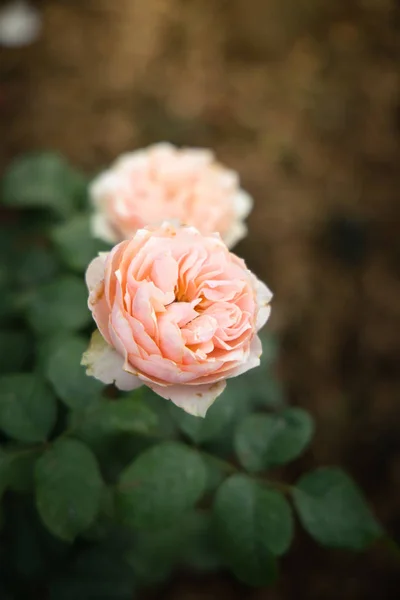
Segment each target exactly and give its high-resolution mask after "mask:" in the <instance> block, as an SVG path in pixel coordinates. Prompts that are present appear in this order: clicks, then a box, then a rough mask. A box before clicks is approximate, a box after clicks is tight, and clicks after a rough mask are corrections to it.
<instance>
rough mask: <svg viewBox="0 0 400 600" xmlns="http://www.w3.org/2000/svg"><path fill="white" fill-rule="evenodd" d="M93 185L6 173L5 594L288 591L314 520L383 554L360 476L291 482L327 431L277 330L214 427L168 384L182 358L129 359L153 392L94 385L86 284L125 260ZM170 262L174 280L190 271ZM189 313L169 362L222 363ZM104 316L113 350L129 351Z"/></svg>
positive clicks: (31, 163) (23, 160)
mask: <svg viewBox="0 0 400 600" xmlns="http://www.w3.org/2000/svg"><path fill="white" fill-rule="evenodd" d="M90 181H91V179H90V178H89V177H86V176H85V175H83V174H82V173H80V172H78V171H77V170H75V169H73V168H72V167H71V166H70V165H69V164H67V162H66V161H65V160H64V159H63V158H62V157H60V156H58V155H55V154H51V153H38V154H31V155H26V156H22V157H20V158H19V159H17V160H16V161H15V162H14V163H13V164H11V165H10V166H9V168H8V170H7V171H6V172H5V174H4V176H3V179H2V185H1V213H0V214H1V223H0V252H1V260H0V371H1V373H0V442H1V446H0V493H1V498H2V499H1V505H0V507H1V525H0V526H1V535H0V552H1V561H0V597H1V598H4V599H9V600H17V599H20V598H21V599H24V600H25V599H26V598H28V597H29V598H32V599H35V598H38V599H39V598H40V599H41V600H42V599H43V598H49V599H50V600H65V599H68V600H70V599H71V598H73V599H74V600H81V599H82V600H87V599H93V598H96V599H97V598H98V599H108V598H109V599H114V600H115V599H116V600H118V599H121V600H122V599H125V598H126V599H128V598H132V597H133V593H134V590H140V589H142V588H144V587H148V586H157V585H161V584H162V583H163V582H165V581H166V580H168V578H169V577H171V575H172V573H173V572H175V571H176V570H178V569H186V570H191V571H196V572H201V573H210V572H216V571H227V570H228V571H230V572H231V573H232V575H233V576H235V577H236V578H238V579H239V580H240V581H241V582H243V583H244V584H247V585H249V586H265V585H271V584H273V583H274V581H275V580H276V578H277V576H278V563H279V559H280V557H281V556H283V555H284V554H286V553H287V552H289V551H290V547H291V545H292V543H293V540H294V538H295V536H296V530H297V528H299V527H303V528H304V529H305V530H306V531H307V533H308V534H309V535H310V536H311V537H312V538H313V539H314V540H315V543H317V544H319V545H321V546H326V547H331V548H344V549H350V550H353V551H356V550H362V549H364V548H366V547H367V546H369V545H370V544H371V543H372V542H374V540H376V539H377V538H378V537H380V536H381V535H382V530H381V527H380V525H379V524H378V523H377V521H376V520H375V518H374V516H373V514H372V512H371V510H370V508H369V507H368V505H367V503H366V501H365V500H364V498H363V495H362V493H361V491H360V490H359V488H358V487H357V485H356V484H355V482H354V481H353V480H352V479H351V478H350V477H349V475H347V474H345V473H344V472H343V471H342V470H341V469H340V468H337V467H332V466H329V467H324V466H318V467H317V468H315V467H314V468H313V469H312V470H311V471H310V472H307V473H305V474H303V475H302V476H301V477H294V478H293V477H292V478H286V475H285V474H286V473H287V469H285V468H284V467H285V465H287V464H289V463H291V462H292V461H296V460H297V459H299V458H300V457H301V456H302V455H305V456H303V459H302V463H301V464H310V460H308V459H307V449H308V448H309V446H310V443H311V442H312V438H313V434H314V422H313V419H312V416H311V415H310V414H308V413H307V412H306V411H305V410H303V409H301V408H294V407H292V406H290V405H289V404H288V402H287V398H286V396H285V393H284V389H283V387H282V382H281V381H280V380H279V378H278V376H277V372H276V365H277V357H278V351H279V343H278V341H277V340H276V339H275V338H274V337H273V336H272V335H271V334H270V333H269V332H268V325H267V326H266V328H264V330H262V331H261V332H260V339H261V342H262V347H263V353H262V356H261V365H260V366H258V367H256V368H249V369H250V370H247V372H244V373H243V374H241V375H239V376H237V377H234V378H232V379H228V380H227V385H226V388H225V389H224V390H222V389H220V387H221V386H219V387H218V394H219V395H218V397H217V398H216V399H215V401H214V402H213V403H212V405H210V407H209V408H208V410H207V411H204V412H206V416H205V417H204V418H201V417H196V416H194V415H193V414H189V412H190V411H189V412H185V410H182V408H180V407H179V406H180V405H181V404H182V402H184V400H182V398H184V390H183V391H182V389H181V388H180V390H179V395H175V392H174V394H172V395H169V392H168V391H165V390H168V389H169V387H168V386H169V385H170V384H171V381H172V380H171V379H170V378H171V377H172V378H173V377H175V374H173V375H172V376H171V374H170V372H169V371H168V368H169V367H168V364H170V363H167V362H164V363H162V365H161V362H162V361H161V359H157V360H159V364H156V366H155V367H156V368H155V371H152V372H151V373H150V371H149V367H148V364H147V363H146V364H143V363H142V362H140V360H139V358H138V357H139V355H140V356H142V357H143V356H145V352H143V353H142V354H140V353H139V354H135V352H136V350H135V349H131V350H132V353H133V354H132V356H133V358H132V356H131V358H130V359H129V361H130V362H129V364H131V365H134V366H136V367H137V368H138V372H139V371H140V373H141V374H142V376H143V377H142V379H143V378H144V376H145V375H146V374H147V376H148V381H147V384H146V381H145V382H144V383H145V385H143V386H140V387H137V386H130V387H131V388H135V389H130V391H121V390H120V389H118V387H116V386H115V385H114V384H113V383H111V382H109V383H102V382H101V381H99V379H98V378H96V377H90V376H87V375H86V373H85V367H84V366H81V364H80V362H81V358H82V355H83V354H84V353H85V351H86V350H87V348H88V346H89V341H90V338H91V336H92V334H93V331H94V329H95V324H94V322H93V319H92V314H91V312H90V310H89V309H88V291H87V288H86V284H85V280H84V274H85V272H86V270H87V267H88V265H89V263H91V261H92V260H93V259H96V257H98V256H99V253H103V252H104V253H108V252H110V250H111V246H107V245H106V244H105V243H104V242H101V241H98V240H96V239H94V238H93V237H92V236H91V235H90V219H91V212H90V211H91V209H90V202H89V200H88V190H89V188H90ZM125 250H126V248H125ZM224 252H225V251H224ZM167 254H168V253H167ZM100 256H102V255H101V254H100ZM227 260H228V259H227ZM229 260H230V259H229ZM238 260H239V259H238ZM165 261H166V262H165V263H163V264H162V265H159V266H160V267H161V268H162V271H161V272H162V273H163V277H164V275H165V273H167V274H168V273H169V274H171V273H172V272H174V269H175V265H174V264H173V263H172V260H170V258H166V259H165ZM228 263H229V261H228V262H227V263H226V264H227V265H228ZM229 264H230V263H229ZM238 264H239V263H238ZM240 264H241V263H240ZM228 266H229V265H228ZM224 268H225V267H224ZM226 268H227V269H228V267H226ZM229 268H231V267H229ZM232 268H233V267H232ZM235 268H236V267H235ZM237 268H239V267H237ZM240 268H241V267H240ZM168 269H169V271H168ZM155 276H156V277H157V273H156V275H155ZM174 277H175V275H174ZM167 280H168V277H167V278H164V279H163V281H164V282H167V283H168V281H167ZM110 281H111V280H110ZM174 281H175V280H174ZM160 285H161V284H160ZM168 285H169V284H168ZM243 285H244V284H243ZM246 285H247V284H246ZM234 291H235V290H234ZM236 291H237V290H236ZM236 291H235V293H236ZM164 292H165V294H167V293H168V289H165V290H164ZM113 293H115V292H113ZM113 298H114V296H113ZM252 298H253V296H251V298H250V300H246V302H249V303H250V304H249V306H252V304H251V303H252V302H253V300H252ZM276 301H278V300H276ZM113 302H114V301H113ZM189 302H191V300H190V299H189ZM240 302H242V300H241V301H240ZM244 302H245V301H244V300H243V303H244ZM243 303H242V304H241V306H242V307H243V306H244V304H243ZM164 304H165V305H168V302H165V303H164ZM114 305H115V306H120V305H119V304H118V302H117V304H115V302H114V304H113V306H114ZM142 306H143V305H142ZM163 306H164V305H163ZM196 306H197V304H196V301H194V303H193V302H192V306H189V307H185V310H186V311H189V312H190V310H194V309H195V307H196ZM204 306H205V307H207V306H209V305H208V304H207V299H206V301H205V304H204ZM246 306H247V305H246ZM164 308H165V306H164ZM181 308H182V307H181ZM163 310H164V309H163ZM165 310H167V309H165ZM173 310H175V309H173ZM235 311H236V308H232V309H231V316H232V315H233V316H232V319H236V313H235ZM134 312H135V311H133V313H134ZM211 312H212V310H211ZM211 312H209V313H207V314H206V312H205V313H204V315H205V316H204V319H208V320H207V322H206V321H204V323H203V325H204V327H202V329H201V331H202V332H203V333H204V332H205V333H207V331H208V327H210V328H212V327H214V329H213V336H214V337H213V338H212V339H213V340H214V341H213V344H216V341H215V340H216V339H217V337H218V335H219V334H218V333H216V327H217V324H218V323H219V324H220V323H221V322H222V320H223V318H225V317H223V315H222V316H221V315H214V316H213V315H212V314H211ZM99 314H100V313H99ZM185 314H186V313H185ZM185 314H184V311H181V312H180V314H179V315H172V313H171V314H170V315H169V316H168V319H167V318H164V317H160V321H163V320H164V322H163V323H162V325H161V327H163V326H165V327H169V328H170V329H173V330H174V331H175V332H177V331H178V329H177V327H178V325H177V321H176V320H174V319H175V317H178V316H179V318H181V319H183V320H182V324H181V325H180V326H179V328H180V329H179V332H180V333H179V335H180V336H186V337H185V345H181V346H179V344H181V342H180V341H179V340H181V338H179V340H178V341H179V344H178V345H176V346H174V345H173V344H172V345H171V346H170V347H168V351H169V352H170V353H171V356H172V355H173V353H174V352H181V357H182V356H183V354H182V353H186V354H185V360H186V361H190V360H191V358H192V354H190V353H189V352H187V348H188V347H189V348H190V349H191V351H193V352H196V351H197V349H198V348H199V352H200V353H201V352H203V353H205V355H206V354H207V352H208V353H210V352H211V349H210V348H211V346H210V339H211V337H209V339H208V338H207V339H206V337H207V336H206V337H205V338H204V339H202V340H200V341H199V339H197V342H198V346H196V344H194V342H193V339H194V337H195V334H196V332H195V331H194V330H193V329H191V326H190V318H187V320H186V321H185ZM238 314H239V313H238ZM114 316H115V315H114ZM134 316H135V315H134V314H133V317H134ZM189 316H190V315H189ZM186 317H187V314H186ZM102 318H103V317H102V316H100V317H99V319H98V323H99V324H100V325H99V326H100V329H101V328H102V327H103V329H101V333H102V335H103V337H102V339H103V340H104V339H106V340H107V339H109V341H112V340H111V338H110V337H108V338H107V336H110V335H111V334H110V331H111V330H109V329H108V328H106V329H104V323H106V322H108V321H107V320H106V321H103V320H102ZM116 318H117V319H118V315H117V316H116ZM238 318H239V320H236V321H235V323H236V324H237V327H239V329H240V327H241V326H242V324H243V323H242V321H240V319H241V318H242V317H241V316H240V315H239V317H238ZM251 318H253V317H251ZM232 322H233V321H232ZM132 323H133V321H132ZM134 326H135V327H136V325H134ZM147 326H148V327H149V328H150V327H151V323H149V324H148V325H147ZM235 327H236V325H235ZM117 331H118V332H119V333H120V335H122V332H123V331H126V329H123V328H120V329H118V327H117ZM136 331H138V330H136ZM243 331H244V329H243ZM242 334H243V335H242ZM140 335H141V334H140V332H139V333H137V336H138V339H139V338H140V339H141V340H142V341H143V339H144V338H143V337H140ZM235 335H236V338H237V339H239V341H240V343H239V342H238V348H239V349H240V352H242V351H243V353H244V354H243V356H250V342H251V340H250V338H249V344H248V345H247V341H245V342H243V344H242V341H243V340H247V338H246V335H245V334H244V333H243V332H242V331H241V330H240V331H237V332H236V333H235ZM241 336H242V337H241ZM236 338H235V339H236ZM218 339H220V338H218ZM221 339H222V338H221ZM252 339H253V338H252ZM254 339H255V338H254ZM257 339H258V338H257ZM222 342H223V340H222V341H221V344H222ZM143 343H144V342H143ZM147 343H149V344H150V342H149V341H148V340H147ZM224 343H225V342H224ZM207 344H208V345H207ZM257 344H258V342H257ZM145 347H146V346H145V345H144V346H143V348H145ZM110 348H111V345H110ZM141 348H142V347H141ZM143 348H142V349H143ZM124 349H126V344H125V345H124V346H123V348H122V353H123V351H124ZM110 351H111V350H110ZM230 351H231V349H229V352H230ZM224 352H226V351H222V350H221V352H220V351H218V352H217V353H216V354H215V355H213V356H214V357H215V356H222V357H224V361H225V362H224V361H222V363H221V364H220V365H218V369H221V370H222V371H221V372H223V370H224V369H225V368H228V367H229V368H230V365H228V363H227V360H228V359H227V358H226V357H227V355H226V353H225V354H224ZM240 352H238V354H237V356H239V357H242V354H240ZM246 353H248V354H246ZM259 354H260V349H259V348H258V350H257V360H258V357H259ZM198 356H200V355H198ZM207 356H208V354H207ZM128 358H129V357H128ZM240 360H241V359H240ZM182 361H183V362H182V365H183V364H186V363H185V362H184V360H183V358H182ZM160 365H161V366H162V367H163V376H162V377H161V379H160V378H159V381H158V383H154V381H155V379H156V378H157V366H158V367H159V366H160ZM153 366H154V365H153ZM234 366H235V368H236V366H238V365H236V363H235V365H234ZM239 366H240V365H239ZM253 366H254V365H253ZM86 368H87V367H86ZM243 370H244V371H246V369H243ZM239 371H240V368H239ZM182 372H183V373H185V372H186V371H185V369H184V368H183V367H182ZM194 372H195V373H196V377H198V378H199V380H200V384H204V383H207V381H208V380H207V377H210V378H211V381H212V382H213V383H215V382H216V381H220V379H219V377H218V376H216V371H215V370H214V372H213V373H211V374H210V370H209V365H208V364H207V367H205V372H204V373H203V372H201V368H200V367H199V366H198V364H197V363H196V366H195V367H194V370H193V369H192V370H190V369H189V373H191V374H192V375H193V373H194ZM129 376H130V377H133V378H134V377H136V375H135V374H133V373H129ZM139 377H140V376H139ZM190 378H191V376H190V377H189V379H190ZM202 378H204V379H202ZM114 380H115V378H114V379H113V378H111V381H114ZM165 383H167V384H168V386H167V387H163V386H164V384H165ZM122 387H123V386H122ZM128 387H129V386H128ZM152 387H153V388H154V390H155V391H154V390H153V389H151V388H152ZM163 390H164V392H165V393H164V397H162V393H161V395H160V392H162V391H163ZM170 391H171V390H170ZM175 391H176V390H175ZM220 392H221V393H220ZM182 394H183V396H182ZM216 395H217V394H215V396H216ZM169 397H170V398H171V399H172V400H174V399H175V401H176V404H178V406H177V405H176V404H174V401H170V400H169V399H168V398H169ZM212 399H213V400H214V397H213V398H212ZM192 412H196V411H193V410H192ZM315 459H316V462H317V463H318V457H315ZM277 469H279V471H277ZM277 472H279V473H280V474H282V473H283V476H282V478H280V477H278V476H277ZM291 472H293V470H291ZM294 472H296V471H294ZM297 472H299V470H298V469H297ZM295 515H297V518H295ZM310 568H312V565H310ZM284 575H285V573H284V570H283V573H281V576H284Z"/></svg>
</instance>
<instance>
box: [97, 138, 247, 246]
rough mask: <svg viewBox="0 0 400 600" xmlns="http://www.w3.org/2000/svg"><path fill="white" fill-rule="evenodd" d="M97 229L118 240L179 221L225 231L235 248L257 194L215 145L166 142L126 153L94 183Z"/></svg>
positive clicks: (207, 231)
mask: <svg viewBox="0 0 400 600" xmlns="http://www.w3.org/2000/svg"><path fill="white" fill-rule="evenodd" d="M90 198H91V202H92V204H93V207H94V211H95V212H94V214H93V217H92V232H93V234H94V236H95V237H98V238H100V239H103V240H104V241H106V242H111V243H117V242H120V241H122V240H124V239H127V238H129V237H132V235H134V233H135V232H136V231H137V230H138V229H141V228H142V227H146V226H148V225H152V226H156V225H157V226H158V225H159V224H160V223H161V222H163V221H165V220H168V221H175V222H178V223H183V224H185V225H192V226H194V227H197V229H199V230H200V231H201V233H204V234H210V233H213V232H214V231H219V232H220V234H221V237H222V239H223V240H224V241H225V243H226V244H227V246H228V247H230V248H232V247H233V246H234V245H235V244H236V243H237V242H238V241H239V240H240V239H241V238H243V237H244V236H245V235H246V232H247V229H246V226H245V224H244V222H243V221H244V219H245V218H246V217H247V215H248V214H249V212H250V211H251V208H252V203H253V202H252V199H251V198H250V196H249V195H248V194H247V193H246V192H244V191H243V190H241V189H240V187H239V179H238V176H237V174H236V173H235V172H234V171H231V170H229V169H226V168H225V167H223V166H222V165H220V164H218V163H217V162H215V159H214V155H213V153H212V152H211V151H209V150H203V149H197V148H190V149H189V148H188V149H186V148H185V149H178V148H175V147H174V146H172V145H171V144H167V143H161V144H155V145H154V146H150V147H149V148H147V149H145V150H139V151H137V152H132V153H129V154H125V155H122V156H121V157H120V158H119V159H118V160H117V161H116V162H115V163H114V164H113V165H112V166H111V168H110V169H109V170H108V171H105V172H103V173H102V174H101V175H99V176H98V177H97V178H96V179H94V181H93V182H92V184H91V186H90Z"/></svg>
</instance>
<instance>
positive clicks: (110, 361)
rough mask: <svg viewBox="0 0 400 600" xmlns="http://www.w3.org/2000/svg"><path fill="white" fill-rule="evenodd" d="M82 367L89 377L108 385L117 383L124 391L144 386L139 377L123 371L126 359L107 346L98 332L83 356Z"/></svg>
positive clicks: (93, 336)
mask: <svg viewBox="0 0 400 600" xmlns="http://www.w3.org/2000/svg"><path fill="white" fill-rule="evenodd" d="M81 365H83V366H85V367H87V368H86V373H87V375H92V376H93V377H95V378H96V379H99V380H100V381H102V382H103V383H106V384H110V383H115V385H116V386H117V388H119V389H120V390H123V391H129V390H134V389H136V388H138V387H140V386H141V385H142V384H143V382H142V381H141V380H140V379H138V377H135V376H134V375H132V374H130V373H126V372H125V371H124V370H123V365H124V359H123V358H122V356H121V355H120V354H118V352H117V351H116V350H114V348H113V347H112V346H110V345H109V344H107V342H106V341H105V340H104V339H103V337H102V336H101V334H100V333H99V332H98V331H95V332H94V333H93V335H92V339H91V341H90V345H89V348H88V349H87V350H86V352H85V353H84V354H83V356H82V360H81Z"/></svg>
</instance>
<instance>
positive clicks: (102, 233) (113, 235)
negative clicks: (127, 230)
mask: <svg viewBox="0 0 400 600" xmlns="http://www.w3.org/2000/svg"><path fill="white" fill-rule="evenodd" d="M90 225H91V230H92V233H93V237H95V238H97V239H99V240H103V241H105V242H107V243H109V244H115V243H117V242H118V241H119V235H118V233H117V232H116V231H115V229H114V228H113V227H112V225H111V222H110V219H108V218H107V217H106V215H105V214H104V213H103V212H98V213H95V214H94V215H92V216H91V218H90Z"/></svg>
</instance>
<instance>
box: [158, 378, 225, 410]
mask: <svg viewBox="0 0 400 600" xmlns="http://www.w3.org/2000/svg"><path fill="white" fill-rule="evenodd" d="M149 387H151V389H152V390H153V391H154V392H155V393H156V394H158V395H159V396H161V397H162V398H165V399H166V400H171V401H172V402H173V403H174V404H176V406H179V407H180V408H183V410H184V411H185V412H187V413H189V414H190V415H193V416H195V417H205V416H206V413H207V410H208V409H209V408H210V406H211V405H212V404H213V402H214V400H216V399H217V398H218V396H220V395H221V394H222V392H223V391H224V389H225V387H226V382H225V381H224V380H223V381H218V382H216V383H212V384H204V385H196V386H185V385H171V386H169V387H160V386H158V385H154V384H150V385H149Z"/></svg>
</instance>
